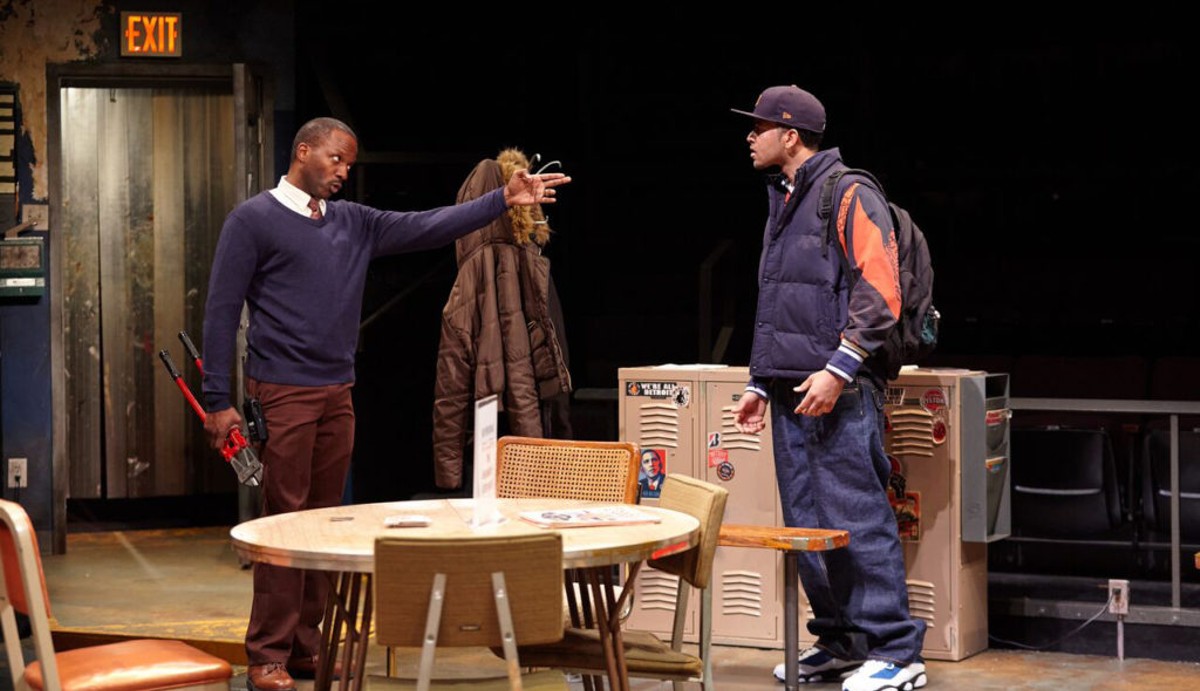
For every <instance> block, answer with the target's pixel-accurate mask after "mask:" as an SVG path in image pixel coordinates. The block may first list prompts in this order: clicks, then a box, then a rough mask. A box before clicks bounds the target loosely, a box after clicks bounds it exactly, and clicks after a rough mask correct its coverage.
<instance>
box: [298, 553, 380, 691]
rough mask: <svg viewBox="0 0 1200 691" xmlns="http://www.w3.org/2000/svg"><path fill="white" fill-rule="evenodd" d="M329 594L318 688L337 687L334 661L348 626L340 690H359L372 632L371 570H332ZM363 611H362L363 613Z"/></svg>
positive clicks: (318, 689)
mask: <svg viewBox="0 0 1200 691" xmlns="http://www.w3.org/2000/svg"><path fill="white" fill-rule="evenodd" d="M328 575H329V597H328V599H327V600H326V605H325V619H324V622H323V624H322V626H321V650H322V653H321V656H320V658H319V665H318V666H317V674H316V680H315V681H314V682H313V688H314V689H315V691H329V689H332V688H333V669H334V662H335V661H336V660H337V659H338V648H339V644H340V643H341V639H342V628H343V626H344V627H345V630H346V645H345V647H344V648H343V650H342V651H341V658H342V677H341V679H340V681H339V683H338V688H339V689H340V691H347V690H349V691H359V689H361V688H362V683H363V673H364V671H365V669H366V662H367V648H368V647H369V644H370V636H371V614H372V611H371V610H372V602H371V574H360V573H333V572H329V573H328ZM360 612H361V615H360Z"/></svg>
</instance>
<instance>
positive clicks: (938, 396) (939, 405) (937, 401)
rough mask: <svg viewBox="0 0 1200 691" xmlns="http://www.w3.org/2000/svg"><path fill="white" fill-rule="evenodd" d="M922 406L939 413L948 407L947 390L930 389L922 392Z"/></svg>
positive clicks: (935, 413) (931, 411)
mask: <svg viewBox="0 0 1200 691" xmlns="http://www.w3.org/2000/svg"><path fill="white" fill-rule="evenodd" d="M921 407H922V408H924V409H925V410H927V411H929V412H930V413H933V414H934V415H937V414H938V413H939V412H941V411H943V410H945V409H946V392H945V391H943V390H941V389H929V390H927V391H926V392H925V393H923V394H921Z"/></svg>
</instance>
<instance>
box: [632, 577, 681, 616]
mask: <svg viewBox="0 0 1200 691" xmlns="http://www.w3.org/2000/svg"><path fill="white" fill-rule="evenodd" d="M678 590H679V577H678V576H672V575H671V574H669V573H663V572H662V571H642V572H641V573H639V574H638V590H637V595H638V597H637V608H638V609H641V610H649V609H659V610H664V611H667V612H674V611H675V595H676V593H677V592H678Z"/></svg>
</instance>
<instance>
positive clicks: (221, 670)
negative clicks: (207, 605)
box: [0, 499, 233, 691]
mask: <svg viewBox="0 0 1200 691" xmlns="http://www.w3.org/2000/svg"><path fill="white" fill-rule="evenodd" d="M0 563H2V564H3V569H0V624H2V625H3V630H4V647H5V649H6V652H7V653H8V667H9V670H10V672H11V674H12V684H13V688H14V689H16V690H17V691H27V690H30V689H35V690H37V691H41V690H42V689H45V690H46V691H60V690H62V689H66V690H68V691H69V690H70V689H88V691H143V690H148V689H203V690H204V691H216V690H217V689H222V690H224V691H228V689H229V679H230V677H231V676H232V675H233V670H232V668H231V667H230V665H229V663H228V662H226V661H225V660H222V659H220V658H216V657H213V656H212V655H209V654H208V653H205V652H203V651H200V650H197V649H196V648H193V647H192V646H190V645H187V644H186V643H183V642H181V641H173V640H154V639H145V640H132V641H122V642H120V643H111V644H108V645H97V646H92V647H88V648H78V649H75V650H68V651H66V652H62V653H56V652H55V651H54V643H53V641H52V639H51V636H50V598H49V596H48V594H47V592H46V580H45V577H44V575H43V573H42V558H41V554H40V553H39V552H38V547H37V541H36V540H35V539H34V531H33V524H32V523H31V522H30V520H29V515H28V514H26V513H25V510H24V509H23V508H21V506H20V505H19V504H15V503H13V502H10V501H5V500H3V499H0ZM16 612H21V613H22V614H24V615H26V616H27V617H28V618H29V625H30V629H31V631H32V636H33V648H34V653H35V655H36V656H37V660H36V661H35V662H33V663H31V664H26V662H25V654H24V652H23V651H22V650H21V642H20V640H19V638H18V635H19V634H18V631H17V620H16Z"/></svg>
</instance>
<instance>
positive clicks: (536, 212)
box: [455, 148, 551, 265]
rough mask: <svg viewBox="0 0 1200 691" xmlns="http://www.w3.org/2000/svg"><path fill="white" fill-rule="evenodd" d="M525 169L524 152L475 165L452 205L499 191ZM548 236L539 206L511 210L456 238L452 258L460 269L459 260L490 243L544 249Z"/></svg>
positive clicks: (508, 153)
mask: <svg viewBox="0 0 1200 691" xmlns="http://www.w3.org/2000/svg"><path fill="white" fill-rule="evenodd" d="M528 167H529V158H528V157H526V156H525V154H524V152H522V151H521V150H520V149H516V148H509V149H505V150H503V151H501V152H500V155H498V156H497V157H496V158H494V159H492V158H487V159H484V160H482V161H480V162H479V163H478V164H476V166H475V169H474V170H472V171H471V174H470V175H468V176H467V179H466V180H464V181H463V184H462V186H461V187H459V189H458V197H457V200H456V201H457V203H459V204H461V203H463V202H467V201H471V200H472V199H476V198H478V197H481V196H483V195H485V194H487V193H488V192H491V191H492V190H494V189H496V188H498V187H503V186H504V185H506V184H508V181H509V179H510V178H511V177H512V176H513V173H515V172H516V171H518V170H524V169H526V168H528ZM550 233H551V231H550V225H549V223H547V222H546V216H545V214H544V213H543V212H542V207H541V205H534V206H514V207H512V208H511V209H509V210H508V212H507V213H505V214H502V215H501V216H500V217H499V218H497V219H496V220H495V221H492V222H491V223H489V224H488V225H486V226H484V227H483V228H480V229H479V230H477V231H475V232H473V233H470V234H468V235H465V236H463V237H462V238H459V240H458V242H457V244H456V252H455V254H456V258H457V260H458V263H459V264H460V265H461V264H462V261H463V257H466V256H467V255H469V254H470V253H471V252H474V251H475V250H476V249H478V248H479V247H480V246H482V245H485V244H490V243H494V242H500V243H508V244H514V245H528V244H534V245H537V246H538V247H545V245H546V243H547V242H549V241H550Z"/></svg>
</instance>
